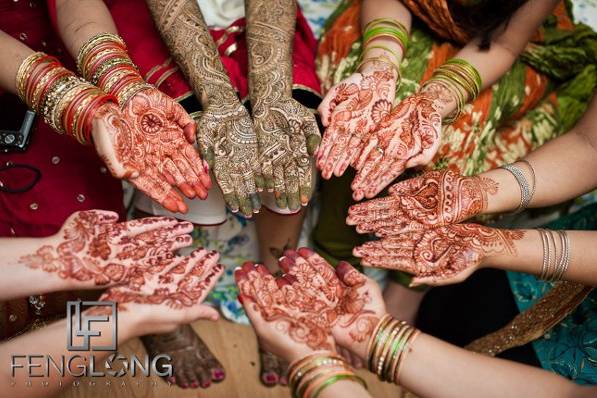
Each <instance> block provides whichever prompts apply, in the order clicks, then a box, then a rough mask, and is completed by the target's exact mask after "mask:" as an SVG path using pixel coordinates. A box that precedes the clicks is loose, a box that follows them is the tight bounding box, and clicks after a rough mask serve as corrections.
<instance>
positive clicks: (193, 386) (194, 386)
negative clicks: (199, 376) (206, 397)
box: [191, 381, 199, 388]
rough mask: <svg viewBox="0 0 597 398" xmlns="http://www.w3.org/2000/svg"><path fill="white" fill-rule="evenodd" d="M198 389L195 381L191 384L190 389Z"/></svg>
mask: <svg viewBox="0 0 597 398" xmlns="http://www.w3.org/2000/svg"><path fill="white" fill-rule="evenodd" d="M197 387H199V383H197V382H196V381H194V382H192V383H191V388H197Z"/></svg>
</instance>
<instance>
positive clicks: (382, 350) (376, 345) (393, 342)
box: [367, 314, 419, 384]
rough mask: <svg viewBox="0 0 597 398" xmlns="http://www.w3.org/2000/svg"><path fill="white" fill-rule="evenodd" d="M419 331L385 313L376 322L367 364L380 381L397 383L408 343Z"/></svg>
mask: <svg viewBox="0 0 597 398" xmlns="http://www.w3.org/2000/svg"><path fill="white" fill-rule="evenodd" d="M418 335H419V331H418V330H417V329H416V328H414V327H412V326H410V325H409V324H407V323H406V322H404V321H398V320H396V319H394V318H392V316H391V315H387V314H386V315H385V316H384V317H383V318H382V319H381V320H380V321H379V323H378V324H377V327H376V328H375V330H374V331H373V334H372V338H371V340H370V341H369V347H368V349H367V352H368V361H367V363H368V366H369V370H370V371H371V372H374V373H376V374H377V375H378V376H379V379H380V380H382V381H389V382H392V383H394V384H399V377H400V366H401V365H402V363H403V362H404V358H405V357H406V355H407V353H408V348H409V345H410V344H411V343H412V342H413V341H414V339H415V338H416V337H417V336H418Z"/></svg>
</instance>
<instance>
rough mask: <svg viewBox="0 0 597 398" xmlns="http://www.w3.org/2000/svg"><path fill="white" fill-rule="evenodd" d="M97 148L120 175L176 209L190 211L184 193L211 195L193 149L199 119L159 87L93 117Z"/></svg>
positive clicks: (202, 165) (205, 170)
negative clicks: (196, 122)
mask: <svg viewBox="0 0 597 398" xmlns="http://www.w3.org/2000/svg"><path fill="white" fill-rule="evenodd" d="M93 126H94V127H93V130H92V135H93V139H94V143H95V146H96V149H97V151H98V153H99V154H100V156H101V157H102V159H103V160H104V161H105V162H106V165H107V166H108V168H109V169H110V171H111V172H112V174H113V175H114V176H115V177H117V178H124V179H127V180H128V181H129V182H131V183H132V184H133V185H134V186H135V187H136V188H138V189H139V190H141V191H143V192H145V193H146V194H147V195H149V196H150V197H151V198H152V199H154V200H155V201H156V202H158V203H160V204H161V205H162V206H164V207H165V208H166V209H168V210H170V211H172V212H177V211H180V212H183V213H184V212H186V211H187V206H186V205H185V203H184V201H183V199H182V197H181V196H180V195H179V194H178V193H177V192H176V190H175V189H174V187H175V186H176V187H178V188H179V189H180V191H181V192H182V193H183V194H184V195H186V196H187V197H189V198H191V199H192V198H194V197H195V196H198V197H199V198H201V199H205V198H206V197H207V191H208V190H209V188H210V187H211V180H210V177H209V173H208V166H207V163H206V162H204V161H203V160H202V159H201V157H200V156H199V154H198V153H197V151H196V150H195V148H194V147H193V142H194V137H193V135H194V133H195V123H194V122H193V120H192V119H191V118H190V116H189V115H188V114H187V113H186V112H185V110H184V109H183V108H182V107H181V106H180V105H179V104H177V103H176V102H174V100H172V99H171V98H170V97H168V96H166V95H165V94H163V93H161V92H160V91H158V90H157V89H154V88H150V89H146V90H143V91H141V92H139V93H137V94H136V95H135V96H133V97H132V98H131V99H130V100H129V101H128V103H127V104H126V105H125V106H124V109H123V110H122V112H120V111H118V110H117V109H116V108H115V107H114V106H113V105H106V106H103V107H102V108H100V110H98V112H97V113H96V115H95V118H94V121H93Z"/></svg>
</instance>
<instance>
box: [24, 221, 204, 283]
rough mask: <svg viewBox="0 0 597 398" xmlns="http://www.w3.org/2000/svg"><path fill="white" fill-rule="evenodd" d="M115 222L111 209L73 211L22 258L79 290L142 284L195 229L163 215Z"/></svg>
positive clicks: (33, 267)
mask: <svg viewBox="0 0 597 398" xmlns="http://www.w3.org/2000/svg"><path fill="white" fill-rule="evenodd" d="M117 221H118V215H117V214H116V213H114V212H111V211H103V210H88V211H81V212H76V213H73V214H72V215H71V216H70V217H69V218H68V219H67V220H66V222H65V223H64V225H63V226H62V228H61V229H60V231H59V232H58V233H57V234H55V235H54V236H52V237H50V238H48V239H47V240H46V241H45V242H44V244H43V245H42V246H41V247H39V248H38V249H37V250H36V251H35V252H33V253H30V254H25V255H22V256H21V257H19V259H18V262H19V263H21V264H24V265H25V266H27V267H29V268H32V269H40V270H43V271H45V272H48V273H53V274H56V275H58V277H60V278H61V279H65V280H70V281H73V282H74V283H75V284H76V287H77V288H92V287H95V286H112V285H117V284H129V285H130V286H139V285H140V284H142V283H143V275H144V273H145V272H146V271H147V270H149V269H152V267H155V266H156V265H157V264H162V263H164V262H167V261H171V260H172V259H173V258H174V254H173V251H176V250H178V249H180V248H182V247H186V246H189V245H190V244H191V243H192V238H191V236H190V235H188V233H189V232H191V231H192V229H193V227H192V225H191V224H190V223H187V222H184V223H179V222H178V221H176V220H175V219H170V218H165V217H150V218H144V219H141V220H134V221H127V222H121V223H118V222H117Z"/></svg>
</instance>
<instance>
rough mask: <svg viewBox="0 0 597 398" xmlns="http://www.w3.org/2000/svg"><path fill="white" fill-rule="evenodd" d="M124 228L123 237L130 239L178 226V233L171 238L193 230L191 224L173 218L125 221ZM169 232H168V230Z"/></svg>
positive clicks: (146, 218)
mask: <svg viewBox="0 0 597 398" xmlns="http://www.w3.org/2000/svg"><path fill="white" fill-rule="evenodd" d="M123 226H124V227H125V228H126V232H125V234H124V236H127V237H132V236H135V235H139V234H143V233H146V232H150V231H155V230H158V231H159V232H162V231H165V230H166V229H167V228H170V227H175V226H178V227H179V228H180V229H177V231H179V232H180V233H177V234H175V235H172V236H176V235H182V234H188V233H189V232H191V231H192V230H193V224H191V223H189V222H179V221H178V220H177V219H175V218H171V217H144V218H138V219H136V220H131V221H126V222H124V223H123ZM168 231H170V230H168Z"/></svg>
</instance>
